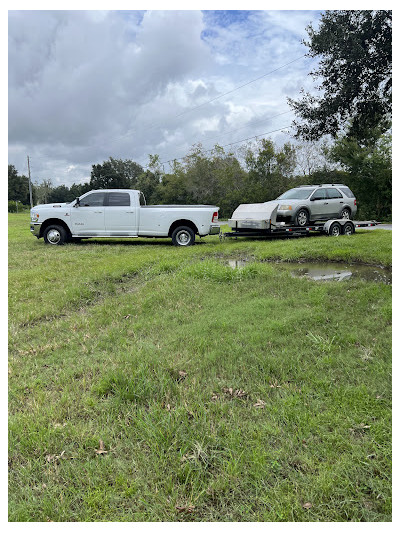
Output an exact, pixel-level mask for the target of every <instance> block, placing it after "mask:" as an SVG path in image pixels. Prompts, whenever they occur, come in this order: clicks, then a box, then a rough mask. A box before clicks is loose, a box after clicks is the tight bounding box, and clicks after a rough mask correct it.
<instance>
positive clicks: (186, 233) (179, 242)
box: [172, 226, 195, 246]
mask: <svg viewBox="0 0 400 533" xmlns="http://www.w3.org/2000/svg"><path fill="white" fill-rule="evenodd" d="M194 240H195V234H194V231H193V230H192V228H189V227H188V226H179V227H178V228H176V229H174V231H173V232H172V244H174V245H175V246H191V245H192V244H194Z"/></svg>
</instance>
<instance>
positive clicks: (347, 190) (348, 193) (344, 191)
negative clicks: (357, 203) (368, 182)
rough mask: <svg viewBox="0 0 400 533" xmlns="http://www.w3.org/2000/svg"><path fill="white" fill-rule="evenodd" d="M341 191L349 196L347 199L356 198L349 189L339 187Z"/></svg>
mask: <svg viewBox="0 0 400 533" xmlns="http://www.w3.org/2000/svg"><path fill="white" fill-rule="evenodd" d="M339 189H340V190H341V191H342V193H344V194H345V195H346V196H347V198H355V196H354V194H353V193H352V192H351V190H350V189H349V188H348V187H339Z"/></svg>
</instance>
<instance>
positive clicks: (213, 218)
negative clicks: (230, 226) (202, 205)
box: [211, 211, 218, 222]
mask: <svg viewBox="0 0 400 533" xmlns="http://www.w3.org/2000/svg"><path fill="white" fill-rule="evenodd" d="M211 222H218V211H214V213H213V217H212V221H211Z"/></svg>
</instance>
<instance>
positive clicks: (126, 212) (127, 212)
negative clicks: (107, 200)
mask: <svg viewBox="0 0 400 533" xmlns="http://www.w3.org/2000/svg"><path fill="white" fill-rule="evenodd" d="M125 212H126V213H134V212H135V211H125Z"/></svg>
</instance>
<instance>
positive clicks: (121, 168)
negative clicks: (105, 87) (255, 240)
mask: <svg viewBox="0 0 400 533" xmlns="http://www.w3.org/2000/svg"><path fill="white" fill-rule="evenodd" d="M10 166H11V167H12V165H10ZM9 172H10V171H9ZM11 175H12V177H11V179H10V178H9V183H11V184H12V185H13V187H14V189H11V190H9V199H10V204H9V209H14V207H13V205H14V206H15V200H14V198H13V197H12V196H11V195H14V196H15V198H16V199H17V200H19V198H21V197H22V198H24V199H25V201H24V202H22V203H25V204H26V205H28V204H29V192H28V195H27V194H26V187H27V183H26V182H25V181H24V179H22V178H23V177H21V179H20V177H19V176H18V173H17V172H16V170H15V169H14V167H12V168H11ZM17 183H20V184H22V187H21V189H17V188H16V184H17ZM314 183H315V184H320V183H344V184H346V185H348V186H349V187H350V188H351V189H352V190H353V192H354V193H355V195H356V197H357V199H358V205H359V216H360V217H365V218H376V219H379V220H383V219H387V218H390V216H391V138H390V136H388V135H384V136H381V137H380V138H379V140H378V141H377V142H376V143H375V144H374V145H372V144H370V145H368V146H364V145H362V144H360V143H359V141H357V140H355V139H349V138H348V137H343V138H341V139H339V140H337V141H336V142H335V143H334V144H333V145H332V146H331V148H330V149H329V150H328V149H327V148H326V147H322V148H321V146H318V144H317V143H315V145H310V144H309V143H308V144H305V145H292V144H290V143H286V144H285V145H284V146H283V147H278V146H276V145H275V144H274V143H273V141H271V140H269V139H261V140H259V141H258V142H257V143H256V144H254V145H252V146H250V147H247V149H245V150H244V152H243V153H242V154H241V155H238V154H234V153H232V152H225V150H224V149H223V148H222V147H220V146H215V147H214V149H213V150H212V151H211V152H210V151H205V150H204V149H203V147H202V146H201V145H200V144H199V145H195V146H193V148H192V149H191V151H190V152H189V154H188V155H187V156H186V157H185V158H184V159H183V160H181V161H174V162H173V163H172V164H171V166H170V169H169V170H167V171H164V169H163V167H162V165H161V164H160V161H159V157H158V156H157V155H151V156H150V162H149V166H148V168H147V169H146V170H143V168H142V167H141V166H140V165H138V164H137V163H135V162H134V161H130V160H117V159H113V158H110V159H109V160H108V161H105V162H104V163H103V164H98V165H93V167H92V174H91V178H90V181H89V182H87V183H83V184H75V183H74V184H73V185H72V186H71V187H67V186H66V185H59V186H57V187H54V186H53V185H52V182H51V180H43V181H42V182H41V183H40V184H35V186H34V188H33V192H34V198H35V200H34V201H35V203H51V202H71V201H72V200H74V199H75V198H76V197H78V196H81V195H82V194H84V193H85V192H87V191H89V190H91V189H102V188H131V189H138V190H141V191H142V192H143V193H144V195H145V197H146V201H147V203H148V204H164V205H165V204H175V205H182V204H212V205H217V206H218V207H219V208H220V212H219V216H220V218H228V217H230V216H231V214H232V212H233V211H234V210H235V209H236V207H237V206H238V205H239V204H242V203H257V202H266V201H268V200H274V199H275V198H277V197H278V196H279V195H280V194H282V193H283V192H284V191H286V190H287V189H290V188H293V187H296V186H298V185H304V184H314ZM16 190H21V195H20V196H18V195H17V194H15V193H14V192H13V191H16ZM11 200H13V202H14V203H13V202H11ZM19 201H20V200H19Z"/></svg>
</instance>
